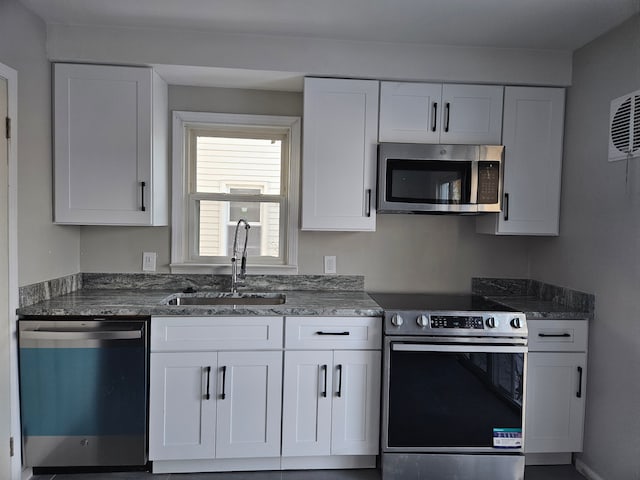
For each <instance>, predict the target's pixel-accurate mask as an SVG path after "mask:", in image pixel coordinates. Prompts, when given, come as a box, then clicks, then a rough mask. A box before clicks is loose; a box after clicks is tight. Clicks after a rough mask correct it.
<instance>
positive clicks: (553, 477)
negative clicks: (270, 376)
mask: <svg viewBox="0 0 640 480" xmlns="http://www.w3.org/2000/svg"><path fill="white" fill-rule="evenodd" d="M32 479H33V480H380V472H379V471H377V470H305V471H299V470H295V471H284V472H233V473H189V474H185V473H180V474H178V473H172V474H158V475H152V474H150V473H145V472H137V473H136V472H133V473H129V472H125V473H79V474H56V475H35V476H33V477H32ZM407 480H410V479H407ZM474 480H475V479H474ZM477 480H490V479H477ZM525 480H584V477H583V476H582V475H580V474H579V473H578V472H576V470H575V469H574V468H573V467H572V466H571V465H554V466H529V467H527V468H526V471H525Z"/></svg>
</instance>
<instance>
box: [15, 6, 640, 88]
mask: <svg viewBox="0 0 640 480" xmlns="http://www.w3.org/2000/svg"><path fill="white" fill-rule="evenodd" d="M21 1H22V3H23V4H25V5H26V6H27V7H28V8H30V9H31V10H32V11H34V12H35V13H36V14H38V15H39V16H40V17H42V18H43V19H44V20H45V21H46V22H47V23H54V24H64V25H74V24H75V25H101V26H127V27H136V26H140V27H161V28H175V29H194V30H205V31H215V32H223V33H238V34H257V35H278V36H294V37H315V38H331V39H340V40H352V41H367V42H371V41H377V42H402V43H420V44H431V45H457V46H478V47H498V48H525V49H553V50H565V51H567V50H568V51H573V50H575V49H577V48H579V47H581V46H583V45H585V44H586V43H588V42H590V41H591V40H593V39H595V38H596V37H598V36H599V35H601V34H603V33H605V32H607V31H608V30H610V29H612V28H613V27H615V26H617V25H618V24H620V23H622V22H623V21H624V20H626V19H627V18H629V17H631V16H632V15H633V14H637V13H638V12H639V11H640V0H21ZM192 73H194V74H196V77H199V78H200V81H199V82H200V84H207V80H206V79H205V77H206V76H207V72H206V70H204V69H203V70H201V71H199V72H192ZM209 73H210V72H209ZM218 73H222V74H223V75H222V76H225V75H224V74H227V75H226V76H227V78H231V77H232V75H231V73H232V72H218ZM272 73H274V76H276V77H277V74H276V73H275V72H272ZM250 77H251V76H250ZM170 83H177V82H170ZM183 83H184V82H183ZM231 83H232V84H233V80H231ZM272 83H273V84H274V85H275V84H278V82H272ZM191 84H198V83H194V82H192V83H191Z"/></svg>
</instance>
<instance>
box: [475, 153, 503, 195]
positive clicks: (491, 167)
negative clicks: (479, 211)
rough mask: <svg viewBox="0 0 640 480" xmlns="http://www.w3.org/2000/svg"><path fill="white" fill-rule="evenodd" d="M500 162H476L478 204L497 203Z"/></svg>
mask: <svg viewBox="0 0 640 480" xmlns="http://www.w3.org/2000/svg"><path fill="white" fill-rule="evenodd" d="M499 192H500V162H482V161H481V162H478V203H488V204H491V203H498V202H499V200H498V195H499Z"/></svg>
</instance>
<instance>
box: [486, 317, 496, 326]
mask: <svg viewBox="0 0 640 480" xmlns="http://www.w3.org/2000/svg"><path fill="white" fill-rule="evenodd" d="M484 323H485V324H486V325H487V327H489V328H496V319H495V318H493V317H489V318H487V319H486V320H485V322H484Z"/></svg>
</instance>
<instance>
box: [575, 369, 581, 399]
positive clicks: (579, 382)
mask: <svg viewBox="0 0 640 480" xmlns="http://www.w3.org/2000/svg"><path fill="white" fill-rule="evenodd" d="M576 397H578V398H581V397H582V367H578V391H577V392H576Z"/></svg>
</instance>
